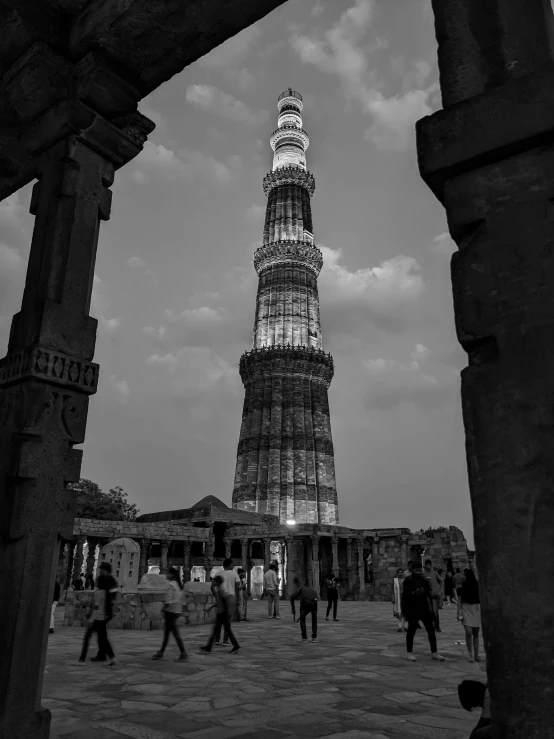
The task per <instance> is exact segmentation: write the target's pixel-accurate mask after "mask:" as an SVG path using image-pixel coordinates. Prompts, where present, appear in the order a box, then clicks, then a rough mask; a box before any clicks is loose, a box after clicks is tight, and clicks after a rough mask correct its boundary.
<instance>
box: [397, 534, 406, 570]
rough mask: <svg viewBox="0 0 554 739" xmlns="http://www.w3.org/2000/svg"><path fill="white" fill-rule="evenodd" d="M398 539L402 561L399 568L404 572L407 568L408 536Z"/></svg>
mask: <svg viewBox="0 0 554 739" xmlns="http://www.w3.org/2000/svg"><path fill="white" fill-rule="evenodd" d="M398 538H399V539H400V558H401V560H402V563H401V565H400V566H401V567H402V569H403V570H405V569H406V568H407V567H408V538H409V537H408V536H406V535H404V536H399V537H398Z"/></svg>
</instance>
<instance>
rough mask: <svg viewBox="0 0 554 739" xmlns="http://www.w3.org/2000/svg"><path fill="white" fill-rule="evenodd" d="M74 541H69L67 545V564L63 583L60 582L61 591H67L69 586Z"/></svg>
mask: <svg viewBox="0 0 554 739" xmlns="http://www.w3.org/2000/svg"><path fill="white" fill-rule="evenodd" d="M75 548H76V543H75V541H74V540H73V541H70V542H69V544H68V545H67V563H66V567H65V571H64V577H63V581H62V582H61V586H62V589H67V588H68V587H69V586H70V585H71V573H72V572H73V560H74V557H75Z"/></svg>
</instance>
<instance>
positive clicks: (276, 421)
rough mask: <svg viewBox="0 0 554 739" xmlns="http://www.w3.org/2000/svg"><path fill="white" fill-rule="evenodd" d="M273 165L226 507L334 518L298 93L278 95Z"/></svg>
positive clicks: (304, 518) (325, 375)
mask: <svg viewBox="0 0 554 739" xmlns="http://www.w3.org/2000/svg"><path fill="white" fill-rule="evenodd" d="M277 108H278V111H279V113H278V119H277V129H276V130H275V131H274V132H273V133H272V134H271V138H270V144H271V148H272V149H273V151H274V157H273V168H272V171H271V172H270V173H269V174H267V175H266V176H265V177H264V181H263V188H264V193H265V194H266V196H267V208H266V214H265V225H264V233H263V243H262V246H261V247H260V248H259V249H257V250H256V253H255V255H254V266H255V268H256V271H257V272H258V275H259V283H258V295H257V298H256V317H255V321H254V336H253V342H252V350H251V351H249V352H246V353H245V354H244V355H243V356H242V357H241V360H240V375H241V378H242V381H243V384H244V388H245V398H244V408H243V413H242V425H241V430H240V439H239V444H238V451H237V465H236V471H235V484H234V489H233V508H237V509H242V510H246V511H251V512H256V513H265V514H271V515H274V516H278V517H279V520H280V521H281V522H282V523H286V522H287V521H295V522H296V523H311V524H335V525H336V524H338V522H339V513H338V502H337V490H336V482H335V459H334V452H333V441H332V438H331V420H330V416H329V402H328V399H327V390H328V388H329V385H330V383H331V379H332V378H333V359H332V357H331V355H330V354H326V353H325V352H324V351H323V348H322V336H321V323H320V317H319V297H318V290H317V277H318V275H319V272H320V270H321V267H322V264H323V258H322V254H321V251H320V250H319V249H318V248H317V246H316V245H315V243H314V232H313V225H312V209H311V197H312V195H313V193H314V189H315V182H314V177H313V175H312V174H311V173H310V172H308V170H307V169H306V149H307V148H308V146H309V143H310V142H309V138H308V135H307V133H306V132H305V131H304V130H303V128H302V115H301V112H302V108H303V103H302V95H300V93H298V92H295V91H294V90H291V89H290V88H289V89H288V90H287V91H285V92H283V93H282V94H281V95H279V98H278V101H277Z"/></svg>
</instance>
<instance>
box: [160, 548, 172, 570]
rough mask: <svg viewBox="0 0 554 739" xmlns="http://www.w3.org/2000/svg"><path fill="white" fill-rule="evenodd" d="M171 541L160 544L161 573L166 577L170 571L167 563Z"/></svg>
mask: <svg viewBox="0 0 554 739" xmlns="http://www.w3.org/2000/svg"><path fill="white" fill-rule="evenodd" d="M170 544H171V542H170V541H162V542H160V573H161V574H162V575H165V574H166V573H167V571H168V569H169V567H168V562H167V554H168V552H169V546H170Z"/></svg>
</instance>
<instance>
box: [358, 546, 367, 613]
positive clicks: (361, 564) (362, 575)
mask: <svg viewBox="0 0 554 739" xmlns="http://www.w3.org/2000/svg"><path fill="white" fill-rule="evenodd" d="M356 543H357V546H358V580H359V581H360V598H361V599H363V598H364V597H365V592H366V589H365V563H364V540H363V539H357V540H356Z"/></svg>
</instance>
